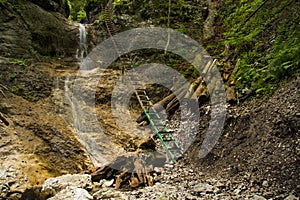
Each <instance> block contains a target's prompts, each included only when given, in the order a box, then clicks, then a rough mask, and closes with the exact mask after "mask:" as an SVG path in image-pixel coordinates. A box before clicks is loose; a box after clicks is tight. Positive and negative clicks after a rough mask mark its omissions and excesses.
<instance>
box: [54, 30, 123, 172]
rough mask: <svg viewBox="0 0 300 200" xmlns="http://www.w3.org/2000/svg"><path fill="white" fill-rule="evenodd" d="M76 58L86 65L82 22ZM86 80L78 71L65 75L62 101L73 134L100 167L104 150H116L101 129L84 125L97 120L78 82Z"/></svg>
mask: <svg viewBox="0 0 300 200" xmlns="http://www.w3.org/2000/svg"><path fill="white" fill-rule="evenodd" d="M76 58H77V59H78V60H79V61H80V65H88V62H87V60H89V59H88V57H87V39H86V30H85V26H84V25H83V24H79V46H78V49H77V51H76ZM76 80H77V82H76ZM78 80H79V81H78ZM88 82H89V79H88V77H85V76H83V75H82V74H80V73H77V75H76V76H74V75H72V74H68V75H66V76H65V82H64V83H65V84H64V91H63V96H64V101H65V102H66V103H67V104H68V105H69V107H68V109H67V110H66V111H67V112H70V114H71V116H69V115H68V114H67V115H66V119H67V120H66V121H67V122H68V123H69V124H71V125H72V127H73V133H74V135H75V136H76V138H77V139H78V141H79V142H80V143H81V145H82V146H83V148H84V149H85V151H86V153H87V154H88V155H89V157H90V159H91V162H92V163H93V165H94V166H95V167H100V166H103V165H105V164H107V163H108V160H107V158H106V157H108V156H110V155H109V154H108V156H103V154H104V152H112V154H114V155H116V154H117V152H116V151H114V150H112V149H111V146H112V144H111V143H110V141H109V139H107V137H106V136H105V134H104V133H103V131H102V130H96V129H95V128H93V127H92V126H87V125H86V124H87V121H88V122H89V124H96V123H98V121H95V120H97V117H96V116H94V117H90V113H91V112H90V111H92V110H93V109H94V107H91V106H89V105H87V104H86V103H85V98H84V96H83V94H84V93H85V92H86V90H85V88H81V87H80V84H83V85H85V86H88ZM78 84H79V85H78ZM55 85H56V87H57V88H58V89H59V80H56V82H55ZM93 120H94V121H93ZM110 157H112V156H110Z"/></svg>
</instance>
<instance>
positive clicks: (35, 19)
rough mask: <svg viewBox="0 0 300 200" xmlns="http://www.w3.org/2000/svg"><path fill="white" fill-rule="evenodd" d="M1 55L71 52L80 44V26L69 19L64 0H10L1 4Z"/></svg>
mask: <svg viewBox="0 0 300 200" xmlns="http://www.w3.org/2000/svg"><path fill="white" fill-rule="evenodd" d="M0 7H1V9H0V24H1V27H0V43H1V45H0V56H2V57H13V58H29V57H32V56H34V55H43V56H71V55H74V54H75V53H74V52H76V49H77V44H78V27H77V26H76V24H74V23H71V22H69V21H68V20H67V18H66V17H67V16H68V13H69V8H68V6H67V5H66V3H64V2H62V1H61V0H47V1H38V0H30V1H28V0H8V1H7V2H6V3H4V4H0Z"/></svg>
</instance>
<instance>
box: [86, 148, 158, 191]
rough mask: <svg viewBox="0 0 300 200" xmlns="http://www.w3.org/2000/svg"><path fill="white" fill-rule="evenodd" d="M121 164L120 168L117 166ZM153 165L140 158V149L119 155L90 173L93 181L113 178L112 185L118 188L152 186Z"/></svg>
mask: <svg viewBox="0 0 300 200" xmlns="http://www.w3.org/2000/svg"><path fill="white" fill-rule="evenodd" d="M121 166H122V170H118V167H121ZM152 171H153V166H152V165H147V164H146V161H145V159H142V154H141V152H140V150H138V151H137V152H135V153H133V154H130V155H129V156H120V157H118V158H117V159H116V160H115V161H113V162H112V163H111V164H110V165H107V166H103V167H100V168H98V169H96V170H95V171H94V172H92V173H91V176H92V181H93V182H100V181H101V180H103V179H105V180H112V179H114V182H113V186H114V187H115V188H116V189H119V188H137V187H139V186H153V177H152V174H151V173H152Z"/></svg>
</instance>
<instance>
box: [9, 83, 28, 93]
mask: <svg viewBox="0 0 300 200" xmlns="http://www.w3.org/2000/svg"><path fill="white" fill-rule="evenodd" d="M24 90H25V87H24V85H15V86H12V88H11V91H12V92H13V93H14V94H16V95H21V94H22V93H23V92H24Z"/></svg>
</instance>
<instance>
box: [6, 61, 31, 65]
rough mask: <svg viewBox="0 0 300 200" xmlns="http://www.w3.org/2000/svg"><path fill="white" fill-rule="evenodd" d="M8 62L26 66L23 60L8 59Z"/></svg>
mask: <svg viewBox="0 0 300 200" xmlns="http://www.w3.org/2000/svg"><path fill="white" fill-rule="evenodd" d="M9 63H10V64H13V65H19V66H27V65H26V61H25V60H13V61H10V62H9Z"/></svg>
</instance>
